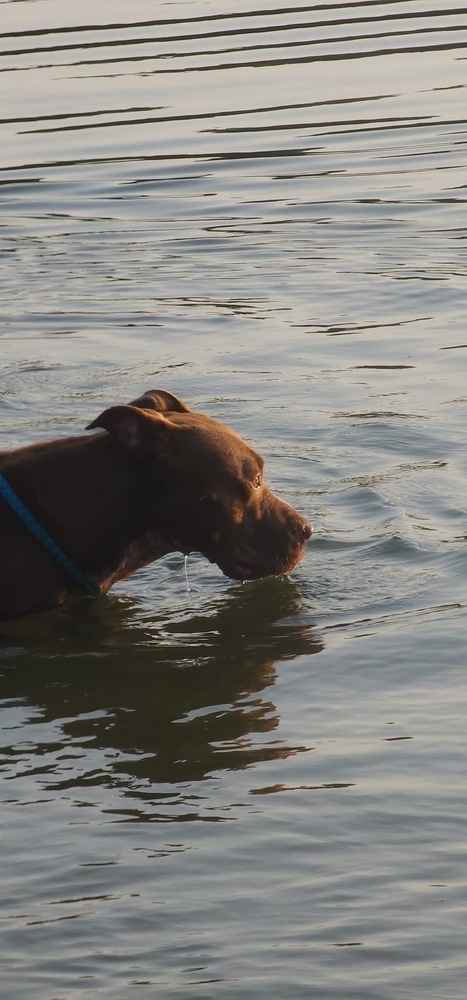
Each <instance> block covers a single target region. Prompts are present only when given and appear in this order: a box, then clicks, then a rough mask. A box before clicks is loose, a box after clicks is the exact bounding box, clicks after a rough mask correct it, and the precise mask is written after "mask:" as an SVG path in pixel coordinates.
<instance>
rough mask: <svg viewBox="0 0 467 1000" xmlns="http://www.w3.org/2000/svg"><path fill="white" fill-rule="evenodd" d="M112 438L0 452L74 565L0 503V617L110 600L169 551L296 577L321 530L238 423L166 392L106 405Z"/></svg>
mask: <svg viewBox="0 0 467 1000" xmlns="http://www.w3.org/2000/svg"><path fill="white" fill-rule="evenodd" d="M95 427H100V428H103V429H104V431H105V433H99V434H93V435H91V436H89V435H86V436H80V437H73V438H63V439H59V440H56V441H45V442H41V443H39V444H34V445H30V446H28V447H25V448H19V449H17V450H16V451H10V452H0V473H1V475H2V476H3V477H4V480H6V482H7V484H8V486H11V487H12V489H13V490H14V491H15V493H16V495H17V496H18V497H19V498H20V499H21V501H22V502H23V504H25V505H26V507H27V509H28V510H29V511H30V512H31V513H32V515H33V516H34V517H35V519H36V521H37V522H39V524H40V525H41V526H42V527H43V528H44V529H45V530H46V532H47V533H48V534H49V536H51V538H52V539H53V541H54V543H56V545H57V546H60V548H61V549H62V550H63V552H64V553H66V556H65V558H67V557H68V559H69V560H70V561H71V562H72V563H73V566H74V567H76V575H77V576H78V588H77V584H76V580H74V579H73V576H72V575H71V576H69V575H68V574H67V573H66V572H64V570H63V566H61V565H60V563H59V562H57V561H56V559H55V558H54V556H53V555H51V554H50V552H49V551H47V549H46V548H44V546H43V544H42V543H41V542H40V541H38V540H37V538H36V537H35V536H34V534H32V533H31V532H30V530H29V529H28V527H26V526H25V524H24V523H23V522H22V520H21V519H20V517H19V516H18V513H17V512H16V511H15V510H13V509H11V507H10V506H9V504H8V503H7V502H6V500H5V498H4V497H3V496H0V539H1V541H0V546H1V560H0V562H1V570H2V571H1V574H0V619H6V618H14V617H18V616H20V615H26V614H30V613H32V612H37V611H43V610H45V609H48V608H52V607H55V606H56V605H58V604H61V603H62V602H63V601H64V600H66V598H67V597H69V596H71V594H73V593H76V592H77V589H78V590H79V574H80V573H81V574H86V577H87V579H88V582H90V587H91V588H94V589H95V591H96V592H97V593H106V591H108V590H109V588H110V587H111V586H112V584H114V583H115V582H116V581H117V580H122V579H123V578H124V577H126V576H129V575H130V574H131V573H133V572H134V571H135V570H137V569H139V568H140V567H141V566H145V565H147V564H148V563H150V562H153V560H155V559H159V558H160V557H161V556H163V555H165V554H166V553H167V552H175V551H177V552H183V553H188V552H192V551H199V552H201V553H202V554H203V555H204V556H206V557H207V558H208V559H209V560H210V561H211V562H215V563H217V565H218V566H219V567H220V569H221V570H222V571H223V573H225V574H226V576H230V577H233V578H234V579H238V580H253V579H256V578H259V577H263V576H269V575H271V574H281V573H288V572H289V571H290V570H291V569H293V567H294V566H296V565H297V563H298V562H299V561H300V559H301V557H302V555H303V551H304V548H305V545H306V542H307V540H308V539H309V538H310V535H311V533H312V528H311V525H310V524H309V523H308V521H306V520H304V518H302V517H300V515H299V514H297V512H296V511H295V510H294V509H293V507H290V506H289V505H288V504H286V503H283V501H282V500H279V499H278V498H277V497H276V496H275V495H274V494H273V493H272V492H271V490H269V489H268V487H267V486H266V485H265V484H264V482H263V478H262V472H263V462H262V459H261V458H260V457H259V455H257V454H256V452H254V451H253V450H252V449H251V448H250V447H249V446H248V445H247V444H246V443H245V441H243V440H242V438H241V437H239V436H238V434H236V433H235V432H234V431H232V430H230V428H228V427H226V426H224V425H223V424H220V423H218V422H217V421H216V420H212V419H211V418H210V417H208V416H206V415H205V414H203V413H192V412H191V411H190V410H189V409H188V407H187V406H186V405H185V403H183V402H181V400H179V399H177V398H176V396H172V395H171V393H169V392H164V391H163V390H157V391H156V390H154V391H151V392H147V393H146V394H145V395H144V396H142V397H141V398H140V399H137V400H135V401H134V402H133V403H131V404H129V405H127V406H112V407H110V409H108V410H105V411H104V413H102V414H101V416H100V417H98V418H97V420H94V421H93V422H92V423H91V424H89V428H88V429H91V428H95Z"/></svg>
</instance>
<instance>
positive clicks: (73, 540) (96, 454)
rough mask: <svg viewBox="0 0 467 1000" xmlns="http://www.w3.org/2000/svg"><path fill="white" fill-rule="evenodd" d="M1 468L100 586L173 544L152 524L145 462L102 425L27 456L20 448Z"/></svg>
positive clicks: (39, 447) (38, 447) (40, 446)
mask: <svg viewBox="0 0 467 1000" xmlns="http://www.w3.org/2000/svg"><path fill="white" fill-rule="evenodd" d="M70 445H71V446H70ZM3 457H4V458H6V456H3ZM90 457H92V461H91V462H90V461H89V459H90ZM0 467H1V468H2V471H3V472H4V474H5V476H7V477H8V480H9V482H10V483H11V485H12V486H13V488H14V489H15V490H16V491H17V492H18V494H19V495H20V497H21V499H22V500H23V502H24V503H25V504H27V505H28V507H29V508H30V509H31V510H32V512H33V513H34V515H35V516H36V518H37V519H38V520H39V521H40V522H41V523H42V524H43V526H44V527H45V528H46V529H47V531H48V532H49V533H50V535H51V536H52V537H53V538H54V540H55V541H56V542H57V543H58V544H59V545H61V546H62V547H63V549H64V551H65V552H66V553H67V555H68V556H69V557H70V558H71V559H73V560H74V561H76V563H77V565H79V567H80V569H82V571H83V572H85V573H87V574H89V575H90V576H91V577H92V578H93V579H94V580H95V581H96V582H97V583H98V586H99V587H100V589H101V591H102V592H103V593H105V592H106V591H107V590H109V588H110V587H111V586H112V585H113V584H114V583H115V582H116V581H117V580H121V579H124V578H125V577H127V576H129V575H130V574H131V573H133V572H134V571H135V570H136V569H140V568H141V567H142V566H145V565H147V564H148V563H150V562H153V561H154V560H155V559H159V558H160V557H161V556H163V555H165V554H166V553H167V552H171V551H173V550H174V547H176V546H175V545H174V543H173V542H172V540H171V539H169V538H166V537H164V536H163V533H162V531H157V530H155V529H154V527H153V525H154V523H155V519H154V516H151V510H150V508H149V506H148V500H147V496H148V491H147V482H146V476H145V472H144V469H143V467H142V466H141V465H140V464H139V463H138V462H137V461H136V460H135V459H133V458H132V457H131V456H130V455H128V454H127V453H126V452H125V451H124V449H122V448H121V447H120V446H119V445H117V444H115V443H114V442H113V441H112V439H111V438H110V437H109V435H108V434H107V433H105V432H103V433H97V434H92V435H87V436H83V437H76V438H73V439H71V440H70V438H68V439H66V442H65V439H64V440H63V442H62V441H61V440H60V439H59V440H56V441H51V442H46V443H44V444H38V445H36V446H35V447H34V448H33V449H31V448H29V449H28V462H25V463H23V462H22V461H21V450H19V451H17V452H15V453H14V456H13V455H12V456H11V460H9V461H8V459H7V460H6V462H5V461H4V462H1V460H0ZM155 504H156V506H157V498H156V501H155Z"/></svg>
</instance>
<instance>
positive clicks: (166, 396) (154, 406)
mask: <svg viewBox="0 0 467 1000" xmlns="http://www.w3.org/2000/svg"><path fill="white" fill-rule="evenodd" d="M130 405H131V406H137V407H138V409H140V410H156V411H157V413H171V412H172V413H173V412H175V413H189V412H190V410H189V407H188V406H187V405H186V403H184V402H183V401H182V400H181V399H178V397H177V396H173V395H172V393H171V392H166V391H165V389H148V391H147V392H145V393H144V395H143V396H140V397H139V398H138V399H134V400H133V402H132V403H131V404H130Z"/></svg>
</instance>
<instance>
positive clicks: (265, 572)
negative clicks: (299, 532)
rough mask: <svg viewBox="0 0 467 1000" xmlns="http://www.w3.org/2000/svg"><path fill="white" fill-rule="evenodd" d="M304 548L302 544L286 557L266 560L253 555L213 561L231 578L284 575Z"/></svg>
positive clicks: (296, 562)
mask: <svg viewBox="0 0 467 1000" xmlns="http://www.w3.org/2000/svg"><path fill="white" fill-rule="evenodd" d="M304 549H305V546H304V545H303V546H301V547H300V549H298V550H297V551H295V552H294V553H293V554H289V555H288V558H286V559H285V558H280V557H279V556H276V557H275V558H272V559H271V560H268V561H267V562H265V561H263V560H260V559H255V558H253V557H251V558H250V557H246V558H240V559H235V558H234V559H232V561H230V560H224V559H222V558H221V559H219V558H217V559H214V560H213V561H214V562H216V563H217V565H218V566H219V569H221V570H222V572H223V573H224V575H225V576H228V577H230V578H231V579H232V580H261V579H263V577H265V576H284V575H285V574H286V573H291V572H292V570H293V569H295V567H296V566H298V564H299V562H300V561H301V559H302V556H303V553H304Z"/></svg>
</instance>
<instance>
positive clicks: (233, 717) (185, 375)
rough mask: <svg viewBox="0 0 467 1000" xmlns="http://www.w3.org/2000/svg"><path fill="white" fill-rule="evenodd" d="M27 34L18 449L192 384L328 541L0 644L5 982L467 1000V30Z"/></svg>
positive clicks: (37, 25) (1, 636) (16, 198)
mask: <svg viewBox="0 0 467 1000" xmlns="http://www.w3.org/2000/svg"><path fill="white" fill-rule="evenodd" d="M0 10H1V13H0V23H1V25H2V36H3V37H2V43H1V51H0V69H1V70H2V73H1V82H2V86H3V103H2V122H1V125H0V130H1V153H0V157H1V169H0V202H1V205H0V218H1V228H0V281H1V289H2V317H1V325H0V377H1V380H0V431H1V437H0V440H1V446H2V447H3V448H7V447H15V446H17V445H19V444H22V443H27V442H29V441H33V440H39V439H42V438H44V437H53V436H60V435H66V434H74V433H80V432H81V430H82V429H83V428H84V426H85V425H86V424H87V423H88V422H89V421H90V420H92V419H93V418H94V417H95V416H97V415H98V414H99V413H100V412H101V411H102V409H103V408H105V406H107V405H111V404H113V403H119V402H124V401H128V400H130V399H132V398H134V397H135V396H137V395H140V394H141V392H142V391H143V390H145V389H147V388H153V387H157V386H160V387H163V388H166V389H169V390H171V391H173V392H175V393H177V394H178V395H180V396H181V397H182V398H184V399H185V400H186V401H187V402H188V403H189V405H191V406H193V408H198V409H202V410H205V411H207V412H209V413H211V415H213V416H215V417H217V418H219V419H221V420H223V421H224V422H226V423H229V424H231V425H232V426H233V427H235V429H236V430H238V431H239V432H240V433H241V434H242V435H243V436H244V437H245V438H247V440H248V441H250V442H251V443H252V444H253V445H254V446H255V447H256V448H257V449H258V450H259V451H261V453H262V454H263V456H264V457H265V459H266V469H267V472H268V479H269V483H270V485H271V486H273V488H274V489H275V490H276V491H277V492H278V493H279V494H280V495H281V496H282V497H284V499H286V500H288V501H289V502H291V503H293V504H294V505H295V506H296V507H297V508H298V509H299V510H300V511H301V512H303V514H305V515H306V516H308V517H309V518H310V519H311V520H313V522H314V524H315V535H314V537H313V539H312V541H311V543H310V545H309V548H308V550H307V554H306V556H305V559H304V561H303V563H302V565H301V566H300V568H298V569H297V570H296V571H295V572H294V573H293V574H292V575H291V576H290V577H288V578H282V579H270V580H265V581H262V582H259V583H252V584H245V585H242V584H241V583H235V582H232V581H229V580H227V579H225V578H224V577H223V576H222V575H221V573H220V571H218V570H217V569H216V568H215V567H212V566H210V565H209V564H208V563H206V562H205V561H203V560H202V559H201V557H197V556H195V555H194V556H192V557H190V559H189V562H188V575H189V581H190V586H191V590H190V591H188V590H187V586H186V582H185V571H184V563H183V559H182V558H181V557H180V556H178V555H174V556H169V557H167V558H166V559H165V560H162V561H161V562H159V563H158V564H156V565H153V566H151V567H148V568H147V569H145V570H144V571H141V572H140V573H138V574H136V575H135V576H134V577H132V578H131V579H130V580H128V581H126V582H125V583H124V584H120V585H119V586H118V587H116V588H114V590H113V591H112V593H111V595H110V596H109V597H108V598H107V599H103V600H101V601H97V602H92V601H89V602H88V601H84V602H81V603H78V604H75V605H70V606H68V607H66V608H64V609H61V610H59V611H56V612H54V613H51V614H47V615H42V616H38V617H36V618H30V619H28V620H25V621H19V622H14V623H9V624H4V625H2V626H0V697H1V702H0V705H1V722H2V772H3V782H2V786H1V794H2V810H1V826H2V839H1V844H2V883H1V893H0V920H1V923H0V927H1V929H2V946H1V947H2V954H1V960H0V975H1V981H2V996H3V997H5V1000H31V998H34V1000H81V998H82V997H84V996H92V997H98V998H99V1000H100V998H109V1000H123V998H125V1000H126V998H127V997H130V996H136V997H142V998H146V997H147V998H149V997H151V998H152V997H157V998H164V1000H165V998H172V997H183V998H188V1000H211V998H215V1000H218V998H219V1000H251V998H255V1000H256V998H258V1000H260V998H268V1000H284V998H287V1000H309V998H316V1000H327V998H329V1000H344V998H345V1000H347V998H354V1000H396V998H397V1000H399V998H401V1000H414V998H416V1000H422V998H423V1000H425V998H433V1000H447V998H450V1000H453V998H465V996H466V995H467V986H466V976H467V957H466V943H467V932H466V921H467V874H466V872H467V867H466V866H467V833H466V831H467V782H466V769H467V725H466V723H467V707H466V701H467V676H466V660H467V655H466V639H467V614H466V604H467V553H466V539H467V513H466V485H465V484H466V471H467V468H466V466H467V462H466V447H465V426H466V423H465V421H466V405H467V389H466V385H467V381H466V371H465V368H466V364H465V363H466V351H467V330H466V208H465V203H466V197H467V195H466V191H467V168H466V143H467V126H466V83H467V61H466V60H467V18H466V10H465V6H463V5H461V4H460V3H451V4H442V3H440V2H439V0H437V2H429V0H420V2H419V0H405V2H400V3H399V2H393V0H388V2H383V3H378V4H376V3H374V2H373V3H372V2H367V0H365V2H359V3H354V4H350V3H335V4H332V3H320V4H308V5H303V6H295V5H294V6H289V7H284V6H283V5H282V4H277V3H272V4H269V5H268V6H267V7H266V8H263V7H261V6H260V5H258V6H257V7H256V8H255V7H253V8H251V7H250V6H248V5H247V4H246V3H244V2H243V0H240V2H239V3H237V4H236V5H231V4H230V5H229V4H228V3H227V0H216V2H215V3H208V2H203V0H200V2H198V3H196V4H193V3H188V2H187V3H164V4H162V3H160V4H157V3H151V2H150V0H133V2H132V4H130V5H129V4H128V3H123V2H119V0H115V2H112V3H108V2H107V3H106V2H102V3H100V4H99V3H95V2H93V3H91V2H90V0H81V3H80V4H79V5H76V4H72V3H71V2H70V0H60V2H59V0H39V2H36V3H29V2H25V0H19V2H8V0H7V2H4V3H2V5H1V8H0ZM0 560H1V556H0Z"/></svg>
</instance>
